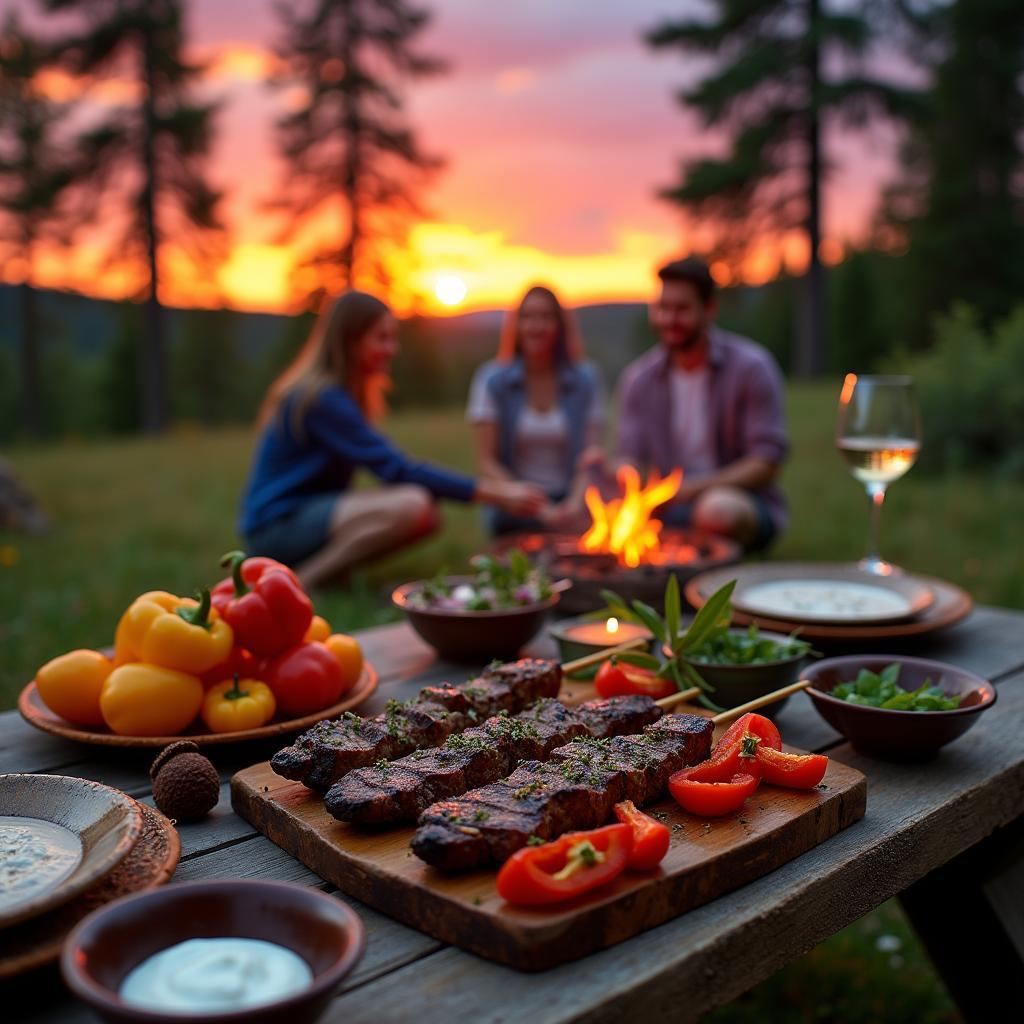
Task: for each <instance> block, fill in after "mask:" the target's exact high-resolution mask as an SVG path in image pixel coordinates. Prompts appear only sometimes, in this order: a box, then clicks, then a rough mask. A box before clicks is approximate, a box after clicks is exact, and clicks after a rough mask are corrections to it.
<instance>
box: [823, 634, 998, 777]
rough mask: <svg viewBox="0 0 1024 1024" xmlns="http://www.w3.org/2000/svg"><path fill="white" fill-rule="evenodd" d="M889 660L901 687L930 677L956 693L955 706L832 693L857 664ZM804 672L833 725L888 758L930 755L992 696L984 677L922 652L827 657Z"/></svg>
mask: <svg viewBox="0 0 1024 1024" xmlns="http://www.w3.org/2000/svg"><path fill="white" fill-rule="evenodd" d="M893 662H897V663H898V664H899V665H900V676H899V685H900V686H901V687H903V689H905V690H916V689H917V688H918V687H920V686H921V685H923V684H924V682H925V680H927V679H931V681H932V682H933V684H934V685H936V686H941V687H942V689H943V690H945V691H946V692H947V693H950V694H960V695H961V701H960V706H959V707H958V708H954V709H953V710H952V711H896V710H893V709H891V708H873V707H865V706H863V705H859V704H851V703H849V702H848V701H845V700H842V699H840V698H839V697H833V696H832V695H831V692H830V691H831V690H832V689H833V688H834V687H836V686H838V685H839V684H840V683H846V682H851V681H852V680H854V679H855V678H856V677H857V674H858V673H859V672H860V670H861V669H862V668H866V669H867V670H868V671H870V672H881V671H882V669H884V668H885V667H886V666H887V665H891V664H893ZM804 677H805V678H806V679H809V680H810V682H811V685H810V687H809V688H808V690H807V694H808V696H809V697H810V698H811V700H812V701H813V702H814V706H815V708H817V710H818V713H819V714H820V715H821V717H822V718H824V719H825V721H826V722H828V724H829V725H831V726H832V728H833V729H835V730H836V731H837V732H840V733H842V734H843V735H844V736H845V737H846V738H847V739H848V740H849V741H850V745H851V746H852V747H854V748H855V749H856V750H859V751H860V752H861V753H863V754H868V755H870V756H872V757H880V758H883V759H885V760H889V761H916V760H921V759H923V758H927V757H931V756H932V755H934V754H935V753H936V752H937V751H938V750H939V749H940V748H942V747H944V746H945V745H946V744H947V743H951V742H952V741H953V740H955V739H956V738H957V737H958V736H962V735H963V734H964V733H965V732H967V730H968V729H970V727H971V726H972V725H974V723H975V722H977V721H978V717H979V715H980V714H981V712H982V711H985V710H986V709H987V708H990V707H992V705H993V704H995V702H996V688H995V687H994V686H993V685H992V684H991V683H990V682H989V681H988V680H987V679H982V678H981V676H976V675H974V674H973V673H972V672H967V671H965V670H964V669H962V668H957V667H956V666H954V665H947V664H945V663H943V662H941V661H928V660H926V659H925V658H909V657H900V656H898V655H891V654H876V655H864V654H858V655H851V656H848V657H845V658H826V659H825V660H824V661H819V662H818V663H817V664H815V665H812V666H810V667H809V668H807V669H805V670H804Z"/></svg>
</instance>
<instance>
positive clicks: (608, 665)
mask: <svg viewBox="0 0 1024 1024" xmlns="http://www.w3.org/2000/svg"><path fill="white" fill-rule="evenodd" d="M594 686H595V687H596V689H597V694H598V696H599V697H629V696H632V695H634V694H640V695H642V696H645V697H650V698H652V699H653V700H660V699H661V698H662V697H668V696H669V695H670V694H673V693H675V692H676V691H677V687H676V684H675V683H674V682H672V680H671V679H659V678H658V677H657V676H656V675H655V674H654V673H653V672H651V671H650V670H649V669H645V668H637V667H636V666H635V665H627V664H625V663H624V662H621V661H619V660H618V659H617V658H610V659H609V660H608V661H606V662H605V663H604V664H603V665H602V666H601V667H600V669H598V672H597V676H596V677H595V678H594Z"/></svg>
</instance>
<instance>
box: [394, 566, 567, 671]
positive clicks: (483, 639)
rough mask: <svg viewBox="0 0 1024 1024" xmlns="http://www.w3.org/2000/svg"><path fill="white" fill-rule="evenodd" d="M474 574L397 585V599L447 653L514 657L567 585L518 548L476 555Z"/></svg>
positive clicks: (472, 658)
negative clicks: (553, 578)
mask: <svg viewBox="0 0 1024 1024" xmlns="http://www.w3.org/2000/svg"><path fill="white" fill-rule="evenodd" d="M470 568H471V569H472V570H473V572H472V574H471V575H461V576H456V575H445V574H443V573H442V574H439V575H437V576H435V577H433V578H432V579H429V580H418V581H416V582H414V583H406V584H405V585H404V586H401V587H398V588H397V589H396V590H395V591H394V592H393V593H392V595H391V600H392V602H393V603H394V604H395V605H396V606H397V607H398V608H400V609H401V610H402V611H403V612H405V614H406V616H407V617H408V619H409V624H410V625H411V626H412V627H413V629H415V630H416V632H417V633H419V635H420V636H421V637H422V638H423V639H424V640H425V641H426V642H427V643H428V644H430V646H431V647H433V648H434V649H435V650H436V651H437V652H438V653H439V654H440V655H441V656H442V657H445V658H448V659H450V660H452V661H463V662H488V661H491V660H493V659H494V658H499V659H502V660H509V659H512V658H515V657H517V656H518V653H519V650H520V648H521V647H523V646H524V645H525V644H527V643H529V642H530V640H532V639H533V638H534V636H536V635H537V633H538V632H539V631H540V629H541V627H542V626H543V624H544V619H545V617H546V616H547V614H548V612H549V611H550V610H551V609H552V608H553V607H554V606H555V605H556V604H557V603H558V598H559V594H560V592H561V590H562V589H563V587H562V586H561V585H559V584H553V583H552V582H551V580H550V579H548V577H547V575H546V574H545V573H544V572H543V570H541V569H538V568H537V567H535V566H534V565H533V564H532V563H531V562H530V560H529V559H528V558H527V557H526V556H525V555H524V554H523V553H522V552H521V551H519V550H517V549H513V550H511V551H510V552H508V554H507V555H505V556H504V557H500V558H499V557H496V556H494V555H476V556H475V557H474V558H472V559H470Z"/></svg>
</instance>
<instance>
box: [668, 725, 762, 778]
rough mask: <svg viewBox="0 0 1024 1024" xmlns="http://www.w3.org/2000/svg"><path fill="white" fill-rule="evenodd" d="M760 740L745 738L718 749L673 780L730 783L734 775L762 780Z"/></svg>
mask: <svg viewBox="0 0 1024 1024" xmlns="http://www.w3.org/2000/svg"><path fill="white" fill-rule="evenodd" d="M759 748H760V739H759V737H757V736H751V735H747V736H744V737H743V739H742V741H741V742H739V743H734V744H732V745H731V746H730V747H727V748H723V747H718V748H716V749H715V750H714V752H713V753H712V755H711V757H709V758H708V759H707V760H706V761H701V762H700V764H696V765H694V766H693V767H692V768H681V769H680V770H679V771H678V772H676V773H675V775H674V776H673V778H678V779H692V780H693V781H694V782H728V781H729V780H730V779H731V778H732V777H733V776H734V775H754V776H756V777H757V778H761V763H760V761H758V760H757V756H756V755H757V751H758V749H759Z"/></svg>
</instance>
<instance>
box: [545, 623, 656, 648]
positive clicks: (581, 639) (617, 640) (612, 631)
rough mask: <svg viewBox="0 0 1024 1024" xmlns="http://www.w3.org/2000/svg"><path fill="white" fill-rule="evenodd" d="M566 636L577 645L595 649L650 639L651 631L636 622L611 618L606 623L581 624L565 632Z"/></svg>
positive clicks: (570, 627)
mask: <svg viewBox="0 0 1024 1024" xmlns="http://www.w3.org/2000/svg"><path fill="white" fill-rule="evenodd" d="M564 635H565V636H566V637H567V638H568V639H570V640H574V641H576V642H577V643H582V644H589V645H592V646H593V647H596V648H597V647H615V646H616V645H617V644H622V643H625V642H626V641H627V640H633V639H634V638H636V637H641V636H645V637H649V636H650V635H651V633H650V630H648V629H645V628H644V627H643V626H640V625H637V624H636V623H635V622H619V620H618V619H617V618H615V616H610V617H609V618H608V619H607V620H606V621H605V622H580V623H577V624H576V625H575V626H569V627H568V628H567V629H565V630H564Z"/></svg>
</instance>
